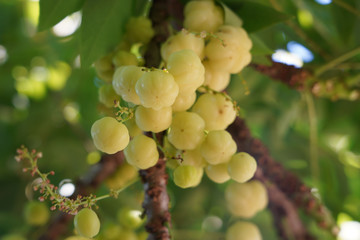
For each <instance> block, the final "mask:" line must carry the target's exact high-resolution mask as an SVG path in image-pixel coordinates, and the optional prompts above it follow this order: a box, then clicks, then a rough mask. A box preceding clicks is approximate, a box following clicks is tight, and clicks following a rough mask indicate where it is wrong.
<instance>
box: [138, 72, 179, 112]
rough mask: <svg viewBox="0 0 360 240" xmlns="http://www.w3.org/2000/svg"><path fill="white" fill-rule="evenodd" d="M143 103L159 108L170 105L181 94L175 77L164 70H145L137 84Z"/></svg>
mask: <svg viewBox="0 0 360 240" xmlns="http://www.w3.org/2000/svg"><path fill="white" fill-rule="evenodd" d="M135 90H136V93H137V95H138V96H139V98H140V102H141V105H143V106H144V107H147V108H153V109H155V110H159V109H161V108H164V107H170V106H171V105H173V103H174V102H175V99H176V97H177V95H178V94H179V86H178V85H177V83H176V82H175V80H174V77H173V76H172V75H171V74H170V73H168V72H166V71H164V70H158V69H156V70H153V71H150V72H145V73H144V75H142V76H141V77H140V79H139V80H138V81H137V83H136V85H135Z"/></svg>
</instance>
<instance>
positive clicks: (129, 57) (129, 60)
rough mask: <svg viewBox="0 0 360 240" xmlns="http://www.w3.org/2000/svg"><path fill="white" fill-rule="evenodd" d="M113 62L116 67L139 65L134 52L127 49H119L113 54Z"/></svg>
mask: <svg viewBox="0 0 360 240" xmlns="http://www.w3.org/2000/svg"><path fill="white" fill-rule="evenodd" d="M112 61H113V64H114V65H115V67H121V66H129V65H133V66H137V65H138V60H137V58H136V56H135V55H134V54H132V53H131V52H127V51H118V52H116V53H115V54H114V56H113V59H112Z"/></svg>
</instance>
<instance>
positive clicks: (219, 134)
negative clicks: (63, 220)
mask: <svg viewBox="0 0 360 240" xmlns="http://www.w3.org/2000/svg"><path fill="white" fill-rule="evenodd" d="M236 148H237V146H236V143H235V141H234V140H233V139H232V137H231V135H230V133H228V132H227V131H225V130H214V131H210V132H209V133H208V135H207V136H206V138H205V140H204V142H203V143H202V144H201V147H200V151H201V154H202V156H203V157H204V158H205V160H206V161H207V162H208V163H209V164H212V165H216V164H220V163H226V162H228V161H229V160H230V158H231V156H232V155H233V154H234V153H235V152H236Z"/></svg>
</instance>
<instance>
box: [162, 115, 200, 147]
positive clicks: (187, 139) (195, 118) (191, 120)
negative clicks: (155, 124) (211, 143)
mask: <svg viewBox="0 0 360 240" xmlns="http://www.w3.org/2000/svg"><path fill="white" fill-rule="evenodd" d="M204 127H205V122H204V120H203V119H202V118H201V117H200V116H199V115H198V114H196V113H192V112H178V113H176V114H175V115H174V116H173V121H172V123H171V126H170V131H169V133H168V139H169V142H170V143H171V144H172V145H174V146H175V147H176V148H177V149H181V150H191V149H195V148H196V147H197V146H198V145H199V144H200V143H201V142H202V140H203V139H204V136H205V134H204Z"/></svg>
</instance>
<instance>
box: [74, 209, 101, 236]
mask: <svg viewBox="0 0 360 240" xmlns="http://www.w3.org/2000/svg"><path fill="white" fill-rule="evenodd" d="M74 225H75V229H76V231H77V233H78V234H79V235H81V236H83V237H87V238H92V237H94V236H95V235H97V234H98V233H99V230H100V220H99V218H98V216H97V215H96V213H95V212H94V211H93V210H91V209H89V208H83V209H81V210H80V211H79V212H78V214H76V216H75V218H74Z"/></svg>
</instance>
